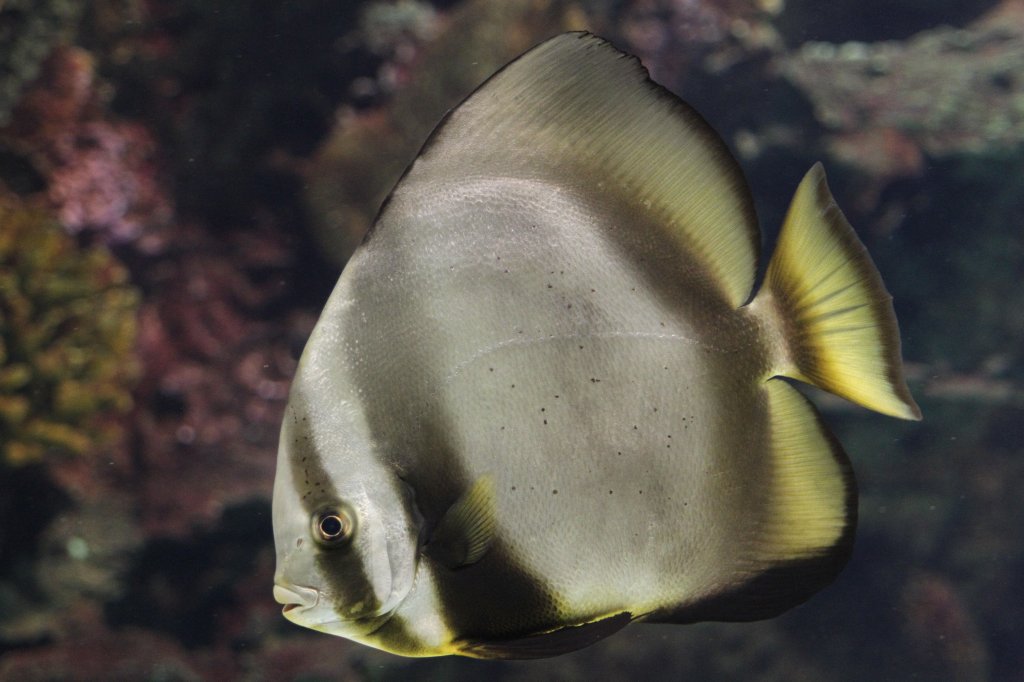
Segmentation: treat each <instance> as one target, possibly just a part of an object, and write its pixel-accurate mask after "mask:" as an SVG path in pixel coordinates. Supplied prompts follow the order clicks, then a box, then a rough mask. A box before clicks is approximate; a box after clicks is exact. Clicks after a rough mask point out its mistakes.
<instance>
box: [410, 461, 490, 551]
mask: <svg viewBox="0 0 1024 682" xmlns="http://www.w3.org/2000/svg"><path fill="white" fill-rule="evenodd" d="M494 528H495V502H494V479H493V478H492V477H491V476H490V475H486V476H481V477H480V478H478V479H477V480H476V482H475V483H473V485H472V486H471V487H470V488H469V490H467V491H466V492H465V493H463V495H462V496H461V497H460V498H459V499H458V500H456V502H455V504H453V505H452V506H451V507H449V509H448V511H446V512H445V514H444V516H442V517H441V520H440V521H439V522H438V524H437V528H435V529H434V533H433V535H431V538H430V542H428V543H427V545H426V547H425V548H424V551H425V552H426V553H427V555H428V556H430V557H432V558H434V559H436V560H437V561H438V562H440V563H441V564H443V565H445V566H447V567H448V568H450V569H456V568H461V567H463V566H468V565H470V564H474V563H476V562H477V561H479V560H480V559H482V558H483V556H484V554H486V553H487V550H488V549H490V546H491V542H492V541H493V540H494Z"/></svg>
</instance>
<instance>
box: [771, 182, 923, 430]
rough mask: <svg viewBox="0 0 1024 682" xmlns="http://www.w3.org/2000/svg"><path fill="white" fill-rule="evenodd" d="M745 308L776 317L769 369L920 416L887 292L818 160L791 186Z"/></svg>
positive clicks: (886, 410)
mask: <svg viewBox="0 0 1024 682" xmlns="http://www.w3.org/2000/svg"><path fill="white" fill-rule="evenodd" d="M751 308H752V309H755V310H757V311H758V312H763V313H765V314H767V315H768V316H769V318H771V319H773V320H775V321H776V322H777V325H776V326H777V329H778V334H779V335H780V336H781V337H782V338H781V339H780V343H779V344H777V346H778V347H779V348H780V349H781V352H780V353H779V354H778V355H779V357H777V358H776V359H775V365H776V366H775V367H773V368H772V374H773V375H781V376H787V377H791V378H793V379H798V380H800V381H804V382H807V383H810V384H813V385H815V386H817V387H819V388H822V389H825V390H826V391H829V392H831V393H835V394H836V395H839V396H842V397H844V398H846V399H848V400H852V401H853V402H855V403H859V404H860V405H863V406H864V407H867V408H869V409H872V410H875V411H876V412H881V413H883V414H887V415H891V416H894V417H900V418H902V419H920V418H921V410H920V409H919V408H918V406H917V404H916V403H915V402H914V399H913V397H911V395H910V391H909V390H908V389H907V384H906V381H905V380H904V378H903V364H902V360H901V358H900V337H899V328H898V327H897V326H896V316H895V314H894V313H893V309H892V296H890V295H889V292H888V291H886V289H885V285H884V284H883V283H882V277H881V275H879V273H878V270H876V269H875V266H874V263H872V262H871V257H870V256H869V255H868V252H867V250H866V249H865V248H864V245H863V244H861V243H860V240H859V239H857V235H856V234H855V233H854V231H853V228H852V227H850V224H849V223H848V222H847V220H846V217H845V216H843V213H842V211H840V210H839V207H838V206H837V205H836V202H835V199H833V198H832V193H831V192H830V191H829V189H828V185H827V184H826V182H825V171H824V170H823V169H822V166H821V164H820V163H818V164H815V165H814V167H813V168H811V170H810V171H809V172H808V173H807V175H806V176H804V179H803V181H802V182H801V183H800V186H799V187H798V188H797V190H796V194H795V195H794V197H793V202H792V203H791V204H790V207H789V212H788V214H787V215H786V220H785V222H784V223H783V226H782V232H781V234H780V235H779V243H778V246H777V247H776V249H775V253H774V254H773V255H772V259H771V262H770V263H769V264H768V273H767V277H766V278H765V283H764V286H763V287H762V288H761V291H760V292H758V295H757V297H756V298H755V299H754V301H753V303H751ZM767 309H770V310H771V312H769V311H768V310H767Z"/></svg>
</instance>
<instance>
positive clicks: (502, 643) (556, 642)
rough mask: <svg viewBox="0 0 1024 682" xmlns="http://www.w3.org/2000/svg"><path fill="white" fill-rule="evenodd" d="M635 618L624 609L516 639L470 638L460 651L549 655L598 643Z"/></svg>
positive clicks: (498, 655) (490, 654) (513, 655)
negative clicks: (580, 622)
mask: <svg viewBox="0 0 1024 682" xmlns="http://www.w3.org/2000/svg"><path fill="white" fill-rule="evenodd" d="M632 620H633V615H632V614H630V613H625V612H624V613H617V614H615V615H613V616H608V617H607V618H601V619H599V620H595V621H593V622H591V623H584V624H582V625H571V626H568V627H564V628H559V629H557V630H552V631H551V632H544V633H541V634H536V635H527V636H525V637H519V638H515V639H505V640H493V641H469V642H466V643H465V644H464V645H463V646H462V647H461V648H460V649H459V653H460V654H462V655H463V656H470V657H472V658H500V659H531V658H548V657H550V656H558V655H560V654H565V653H568V652H570V651H576V650H577V649H582V648H584V647H588V646H590V645H591V644H595V643H597V642H598V641H600V640H602V639H604V638H605V637H608V636H609V635H613V634H615V633H616V632H618V631H619V630H621V629H622V628H624V627H626V626H627V625H629V624H630V622H632Z"/></svg>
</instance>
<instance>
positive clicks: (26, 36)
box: [0, 0, 86, 126]
mask: <svg viewBox="0 0 1024 682" xmlns="http://www.w3.org/2000/svg"><path fill="white" fill-rule="evenodd" d="M85 4H86V3H82V2H79V1H78V0H6V2H0V126H3V125H6V124H7V122H8V120H9V118H10V114H11V110H12V109H13V108H14V105H15V104H16V103H17V102H18V99H19V98H20V96H21V92H22V90H23V88H24V87H25V86H26V85H27V84H28V83H30V82H31V81H32V80H33V79H34V78H35V77H36V76H37V75H38V74H39V69H40V66H41V65H42V63H43V60H44V59H46V56H47V55H48V54H50V51H51V50H52V49H53V48H54V46H55V45H57V44H59V43H60V42H61V41H63V40H65V39H66V38H68V37H69V35H70V34H71V33H72V32H73V31H74V29H75V27H76V25H77V23H78V20H79V18H80V16H81V14H82V10H83V9H84V5H85Z"/></svg>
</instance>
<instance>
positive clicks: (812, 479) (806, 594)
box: [643, 379, 857, 623]
mask: <svg viewBox="0 0 1024 682" xmlns="http://www.w3.org/2000/svg"><path fill="white" fill-rule="evenodd" d="M764 390H765V391H766V392H767V394H768V409H769V417H768V419H769V425H770V426H769V429H770V430H769V437H770V444H769V452H768V455H769V456H770V457H771V476H770V479H769V481H768V482H767V483H769V485H770V486H771V488H770V492H769V495H768V504H767V505H766V507H765V509H764V510H763V517H762V518H761V519H759V521H758V523H757V524H756V526H755V528H754V529H753V530H752V535H753V537H752V538H751V539H749V540H747V542H746V543H744V544H745V547H744V549H743V552H744V554H745V556H744V558H743V559H742V569H741V571H740V572H739V573H738V574H737V576H736V579H735V581H734V582H732V583H729V584H726V585H723V588H722V589H721V591H719V592H718V593H715V594H710V595H708V596H706V597H704V598H702V599H701V600H699V601H698V602H695V603H692V604H686V605H683V606H672V607H668V608H665V609H661V610H657V611H654V612H653V613H650V614H647V615H646V616H644V618H643V620H645V621H647V622H670V623H693V622H698V621H706V620H717V621H750V620H760V619H763V618H772V617H774V616H777V615H779V614H780V613H783V612H784V611H787V610H789V609H791V608H793V607H794V606H796V605H798V604H801V603H802V602H804V601H806V600H807V599H809V598H810V597H811V596H812V595H813V594H814V593H815V592H817V591H818V590H820V589H822V588H823V587H825V586H826V585H828V584H829V583H831V582H832V581H833V580H834V579H835V577H836V576H837V575H838V574H839V572H840V571H841V570H842V569H843V567H844V566H845V565H846V562H847V561H848V560H849V558H850V553H851V551H852V549H853V539H854V534H855V531H856V525H857V486H856V481H855V480H854V477H853V469H852V468H851V466H850V462H849V460H848V459H847V457H846V453H845V452H843V449H842V447H841V446H840V445H839V442H838V441H837V440H836V439H835V437H834V436H833V435H832V434H831V433H830V432H829V430H828V428H827V427H826V426H825V424H824V422H822V420H821V418H820V417H819V416H818V413H817V410H815V409H814V406H813V405H812V404H811V403H810V401H808V400H807V399H806V398H804V397H803V396H802V395H800V393H799V391H797V390H796V389H795V388H793V387H792V386H790V385H789V384H788V383H787V382H786V381H784V380H782V379H771V380H769V381H767V382H766V383H765V385H764Z"/></svg>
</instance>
